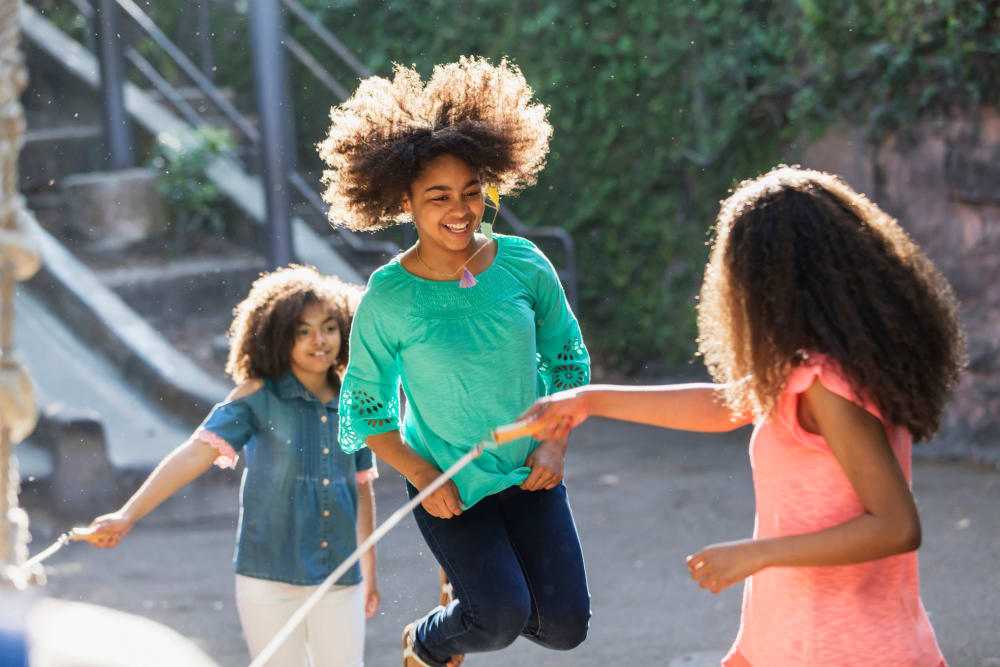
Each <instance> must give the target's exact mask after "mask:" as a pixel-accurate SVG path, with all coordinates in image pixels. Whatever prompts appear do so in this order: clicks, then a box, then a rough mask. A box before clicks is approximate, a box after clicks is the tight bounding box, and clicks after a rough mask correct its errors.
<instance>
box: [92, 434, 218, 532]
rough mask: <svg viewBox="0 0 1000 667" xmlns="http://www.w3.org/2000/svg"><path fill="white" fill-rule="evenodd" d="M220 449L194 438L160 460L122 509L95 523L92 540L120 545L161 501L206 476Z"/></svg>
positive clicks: (97, 519)
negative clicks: (133, 527) (194, 480)
mask: <svg viewBox="0 0 1000 667" xmlns="http://www.w3.org/2000/svg"><path fill="white" fill-rule="evenodd" d="M217 456H218V452H217V451H216V450H215V449H213V448H212V447H211V446H210V445H208V444H206V443H204V442H202V441H201V440H198V439H196V438H191V439H190V440H188V441H187V442H185V443H184V444H182V445H180V446H179V447H177V449H175V450H174V451H172V452H170V453H169V454H167V456H166V457H165V458H164V459H163V460H162V461H160V463H159V465H157V466H156V468H155V469H154V470H153V472H151V473H150V475H149V477H147V478H146V481H145V482H143V483H142V486H140V487H139V490H138V491H136V492H135V493H134V494H133V495H132V497H131V498H129V499H128V501H127V502H126V503H125V504H124V505H122V507H121V509H119V510H118V511H117V512H113V513H111V514H105V515H103V516H99V517H97V518H96V519H94V521H93V522H92V523H91V525H90V528H91V530H93V534H92V536H91V537H90V538H89V541H90V542H91V544H93V545H94V546H98V547H116V546H118V542H119V541H120V540H121V538H122V537H124V536H125V534H126V533H128V531H129V530H131V529H132V526H134V525H135V524H136V522H137V521H139V519H141V518H143V517H144V516H146V515H147V514H149V513H150V512H152V511H153V510H154V509H156V507H157V506H159V504H160V503H162V502H163V501H164V500H166V499H167V498H169V497H170V496H172V495H173V494H174V493H176V492H177V490H178V489H180V488H181V487H183V486H184V485H185V484H187V483H188V482H190V481H191V480H193V479H195V478H197V477H199V476H200V475H202V474H203V473H204V472H205V471H206V470H208V469H209V468H210V467H211V466H212V462H213V461H215V458H216V457H217Z"/></svg>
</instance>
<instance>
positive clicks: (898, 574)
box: [527, 167, 964, 667]
mask: <svg viewBox="0 0 1000 667" xmlns="http://www.w3.org/2000/svg"><path fill="white" fill-rule="evenodd" d="M956 310H957V307H956V302H955V298H954V296H953V294H952V291H951V288H950V287H949V285H948V283H947V282H946V280H945V279H944V278H943V277H942V276H941V274H940V273H938V271H937V269H935V267H934V266H933V265H932V264H931V262H930V261H929V260H928V259H927V258H926V257H925V256H924V255H923V254H922V253H921V252H920V250H919V249H918V248H917V247H916V246H915V245H914V244H913V242H912V241H910V239H909V238H908V237H907V236H906V234H905V232H903V230H902V229H901V228H900V226H899V224H898V223H897V222H896V221H895V220H893V219H892V218H890V217H889V216H888V215H886V214H885V213H883V212H882V211H881V210H880V209H879V208H878V207H877V206H876V205H875V204H873V203H872V202H870V201H869V200H868V199H866V198H865V197H863V196H862V195H859V194H858V193H856V192H855V191H853V190H852V189H851V188H850V187H849V186H847V185H846V184H845V183H844V182H842V181H841V180H839V179H837V178H836V177H834V176H831V175H829V174H825V173H820V172H815V171H806V170H801V169H795V168H788V167H782V168H778V169H776V170H774V171H772V172H770V173H768V174H766V175H764V176H762V177H760V178H758V179H756V180H753V181H748V182H745V183H743V184H742V185H741V186H740V188H739V189H738V190H737V191H736V192H735V193H734V194H733V195H732V196H731V197H730V198H729V199H727V200H726V201H725V202H724V203H723V205H722V210H721V212H720V214H719V218H718V221H717V228H716V232H715V242H714V246H713V249H712V253H711V258H710V260H709V263H708V267H707V269H706V271H705V278H704V283H703V285H702V289H701V303H700V306H699V310H698V327H699V333H700V338H699V349H700V351H701V353H702V354H703V355H704V356H705V361H706V364H707V365H708V368H709V370H710V371H711V373H712V376H713V378H715V380H716V381H717V382H718V383H719V384H688V385H672V386H661V387H620V386H592V387H587V388H583V389H576V390H571V391H567V392H563V393H559V394H556V395H554V396H551V397H549V398H547V399H543V400H542V401H540V402H539V403H537V404H536V405H535V406H534V407H533V408H532V409H531V410H529V412H528V413H527V414H528V415H529V416H532V417H534V418H536V419H539V420H544V421H546V422H548V425H547V429H546V431H543V435H545V436H547V437H560V436H562V435H565V434H566V432H567V429H569V428H573V427H575V426H577V425H579V424H580V422H582V421H583V420H584V419H586V418H587V417H588V416H591V415H598V416H603V417H610V418H614V419H623V420H628V421H634V422H641V423H646V424H654V425H657V426H663V427H667V428H674V429H685V430H691V431H725V430H730V429H734V428H736V427H739V426H743V425H745V424H748V423H750V422H751V421H752V422H753V423H754V431H753V435H752V436H751V440H750V463H751V466H752V468H753V481H754V493H755V496H756V518H755V522H754V534H753V539H748V540H738V541H735V542H728V543H724V544H714V545H711V546H708V547H705V548H704V549H702V550H700V551H698V552H696V553H695V554H693V555H691V556H689V557H688V560H687V564H688V567H689V569H690V572H691V577H692V578H693V579H694V580H695V581H697V582H698V584H699V585H700V586H701V588H704V589H708V590H710V591H712V592H713V593H718V592H719V591H721V590H722V589H724V588H726V587H727V586H731V585H733V584H736V583H739V582H740V581H743V580H744V579H746V585H745V587H744V592H743V612H742V620H741V624H740V630H739V634H738V635H737V637H736V641H735V643H734V645H733V647H732V649H731V650H730V651H729V654H728V655H727V656H726V657H725V659H724V660H723V664H724V665H727V666H730V667H745V666H747V665H754V666H755V667H764V666H766V667H791V666H793V665H829V666H831V667H832V666H834V665H836V666H837V667H866V666H870V665H898V666H909V667H937V666H939V665H944V664H945V662H944V658H943V657H942V655H941V651H940V649H939V648H938V645H937V641H936V639H935V637H934V631H933V629H932V628H931V625H930V622H929V620H928V618H927V614H926V612H925V611H924V607H923V604H922V602H921V600H920V591H919V583H918V575H917V555H916V551H915V550H916V549H917V547H918V546H919V545H920V539H921V536H920V519H919V517H918V515H917V509H916V507H915V505H914V502H913V497H912V495H911V492H910V448H911V443H912V441H913V439H914V438H915V439H917V440H921V439H926V438H929V437H930V436H931V435H933V434H934V432H935V430H936V429H937V426H938V422H939V420H940V418H941V413H942V410H943V408H944V405H945V400H946V398H947V396H948V394H949V392H950V390H951V389H952V388H953V386H954V384H955V382H956V380H957V376H958V372H959V370H960V369H961V367H962V364H963V363H964V339H963V336H962V333H961V331H960V329H959V325H958V322H957V318H956Z"/></svg>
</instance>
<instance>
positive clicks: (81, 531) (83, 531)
mask: <svg viewBox="0 0 1000 667" xmlns="http://www.w3.org/2000/svg"><path fill="white" fill-rule="evenodd" d="M93 537H94V531H93V530H91V529H90V528H84V527H81V526H77V527H76V528H74V529H73V530H71V531H69V539H70V540H71V541H73V542H90V540H91V539H93Z"/></svg>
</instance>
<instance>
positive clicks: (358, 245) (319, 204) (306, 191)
mask: <svg viewBox="0 0 1000 667" xmlns="http://www.w3.org/2000/svg"><path fill="white" fill-rule="evenodd" d="M288 180H289V182H290V183H291V185H292V187H293V188H295V190H296V192H298V193H299V194H300V195H302V198H303V199H305V200H306V203H308V204H309V205H310V206H311V207H312V208H313V209H314V210H315V211H316V212H317V213H319V214H320V215H322V216H323V217H324V218H325V217H326V205H325V204H324V203H323V199H322V198H321V197H320V196H319V195H318V194H316V190H315V189H313V188H312V187H311V186H310V185H309V184H308V183H306V181H305V179H304V178H302V175H301V174H299V173H298V172H297V171H293V172H291V173H290V174H288ZM335 229H337V230H340V229H341V228H340V227H336V228H335ZM344 231H348V230H344ZM343 238H344V240H345V241H346V242H347V245H349V246H350V247H351V249H352V250H356V251H361V252H382V253H386V254H388V255H396V254H398V253H399V251H400V247H399V246H398V245H396V244H395V243H393V242H392V241H381V240H379V239H361V238H359V235H358V234H355V233H349V234H345V235H344V236H343Z"/></svg>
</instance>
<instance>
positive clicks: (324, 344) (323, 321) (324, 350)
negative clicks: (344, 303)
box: [289, 303, 341, 378]
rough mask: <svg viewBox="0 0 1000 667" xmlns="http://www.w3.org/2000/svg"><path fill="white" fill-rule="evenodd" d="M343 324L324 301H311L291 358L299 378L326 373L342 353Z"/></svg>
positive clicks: (301, 317)
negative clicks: (341, 335)
mask: <svg viewBox="0 0 1000 667" xmlns="http://www.w3.org/2000/svg"><path fill="white" fill-rule="evenodd" d="M340 342H341V341H340V326H339V325H338V324H337V319H336V317H334V314H333V312H332V311H331V310H330V308H329V307H327V306H326V305H324V304H320V303H310V304H308V305H306V306H305V307H304V308H303V309H302V313H301V314H300V315H299V318H298V322H297V323H296V325H295V334H294V339H293V342H292V352H291V354H290V355H289V361H290V365H291V368H292V372H293V373H295V375H296V376H297V377H300V378H301V377H302V376H315V375H324V376H325V375H326V373H327V371H328V370H329V369H330V367H331V366H333V365H334V364H335V363H336V361H337V355H338V354H339V353H340Z"/></svg>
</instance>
